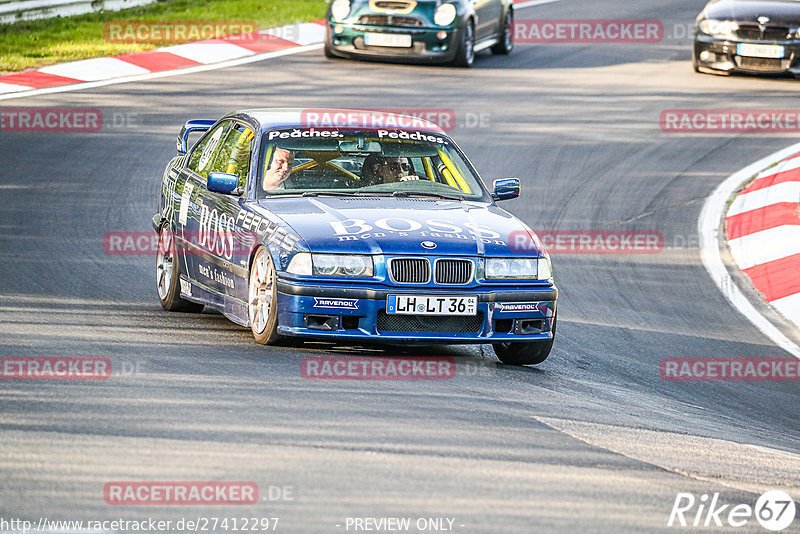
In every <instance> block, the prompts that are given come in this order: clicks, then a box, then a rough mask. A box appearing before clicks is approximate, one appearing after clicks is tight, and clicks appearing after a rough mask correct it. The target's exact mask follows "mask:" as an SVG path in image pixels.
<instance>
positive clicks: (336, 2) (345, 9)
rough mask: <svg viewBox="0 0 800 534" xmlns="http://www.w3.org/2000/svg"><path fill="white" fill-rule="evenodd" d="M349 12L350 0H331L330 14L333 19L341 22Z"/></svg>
mask: <svg viewBox="0 0 800 534" xmlns="http://www.w3.org/2000/svg"><path fill="white" fill-rule="evenodd" d="M349 14H350V0H333V4H331V16H332V17H333V20H335V21H337V22H341V21H343V20H344V19H346V18H347V15H349Z"/></svg>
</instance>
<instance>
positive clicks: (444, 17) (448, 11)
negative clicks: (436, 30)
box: [433, 4, 456, 26]
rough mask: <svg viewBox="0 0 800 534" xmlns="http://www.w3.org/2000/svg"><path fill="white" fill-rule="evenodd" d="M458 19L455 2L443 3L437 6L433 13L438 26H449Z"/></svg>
mask: <svg viewBox="0 0 800 534" xmlns="http://www.w3.org/2000/svg"><path fill="white" fill-rule="evenodd" d="M454 20H456V6H454V5H453V4H442V5H440V6H439V7H437V8H436V13H434V15H433V22H435V23H436V24H437V25H438V26H449V25H451V24H452V23H453V21H454Z"/></svg>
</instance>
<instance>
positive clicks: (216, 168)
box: [193, 121, 254, 298]
mask: <svg viewBox="0 0 800 534" xmlns="http://www.w3.org/2000/svg"><path fill="white" fill-rule="evenodd" d="M222 132H223V133H222V134H221V135H220V136H219V141H218V143H217V144H218V148H217V149H216V150H215V151H214V152H213V156H212V158H213V160H212V162H211V163H210V164H208V165H206V167H205V169H204V170H203V171H202V172H201V173H200V176H203V177H204V183H203V184H202V186H201V188H200V194H199V195H198V199H197V203H198V211H199V217H198V220H197V234H196V241H197V247H198V248H199V249H200V250H199V251H198V254H195V255H194V258H193V259H194V262H195V272H196V274H197V276H198V281H199V282H200V283H202V284H203V285H204V286H205V287H207V288H209V289H211V290H213V291H215V292H217V293H219V294H220V295H229V296H236V297H239V298H243V295H245V291H244V288H243V285H244V284H246V281H247V270H246V268H241V267H239V266H238V263H239V261H240V256H241V255H242V245H241V241H240V239H239V237H240V236H239V233H238V232H237V219H238V216H239V212H240V211H241V210H242V197H241V196H240V194H230V195H229V194H224V193H217V192H214V191H209V190H208V187H207V182H208V174H210V173H212V172H218V173H227V174H233V175H236V176H237V177H238V178H239V191H240V192H243V191H244V190H245V183H246V180H247V175H248V172H249V170H250V158H251V154H252V152H251V151H252V141H253V138H254V135H253V132H252V130H251V129H250V128H249V127H248V126H247V125H245V124H243V123H241V122H238V121H230V122H229V124H228V125H227V127H224V128H223V129H222Z"/></svg>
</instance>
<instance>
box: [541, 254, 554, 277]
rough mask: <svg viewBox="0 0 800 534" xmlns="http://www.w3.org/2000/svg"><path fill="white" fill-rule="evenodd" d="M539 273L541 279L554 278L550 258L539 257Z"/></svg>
mask: <svg viewBox="0 0 800 534" xmlns="http://www.w3.org/2000/svg"><path fill="white" fill-rule="evenodd" d="M537 263H538V264H539V273H538V276H537V278H538V279H539V280H550V279H552V278H553V264H552V263H550V258H539V259H538V261H537Z"/></svg>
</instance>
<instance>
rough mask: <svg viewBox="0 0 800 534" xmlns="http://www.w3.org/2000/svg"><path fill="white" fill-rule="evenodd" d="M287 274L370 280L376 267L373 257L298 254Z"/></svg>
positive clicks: (287, 269)
mask: <svg viewBox="0 0 800 534" xmlns="http://www.w3.org/2000/svg"><path fill="white" fill-rule="evenodd" d="M286 272H288V273H291V274H300V275H303V276H311V275H314V276H349V277H354V278H369V277H371V276H372V275H373V273H374V267H373V263H372V256H357V255H354V254H310V253H308V252H298V253H297V254H295V255H294V258H292V261H290V262H289V266H288V267H287V268H286Z"/></svg>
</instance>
